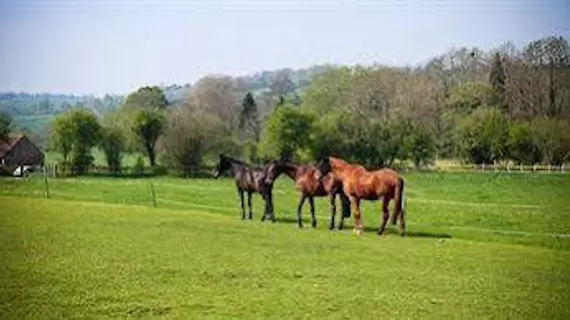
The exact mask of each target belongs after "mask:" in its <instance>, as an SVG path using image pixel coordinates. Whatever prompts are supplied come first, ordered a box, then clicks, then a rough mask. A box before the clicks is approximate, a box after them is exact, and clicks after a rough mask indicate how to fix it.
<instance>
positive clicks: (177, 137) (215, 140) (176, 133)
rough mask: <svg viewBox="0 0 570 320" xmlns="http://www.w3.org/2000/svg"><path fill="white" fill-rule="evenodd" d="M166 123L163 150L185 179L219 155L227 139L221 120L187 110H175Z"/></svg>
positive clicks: (194, 110) (191, 109)
mask: <svg viewBox="0 0 570 320" xmlns="http://www.w3.org/2000/svg"><path fill="white" fill-rule="evenodd" d="M167 123H168V125H167V129H166V131H165V134H164V138H163V139H162V141H161V142H162V143H161V145H162V148H161V149H162V150H163V151H164V153H165V154H166V158H167V161H169V162H170V163H172V164H173V165H175V166H177V167H179V168H180V169H181V171H182V173H183V174H184V175H185V176H191V175H193V173H194V172H195V169H196V168H197V166H199V165H200V164H202V160H203V158H204V157H205V156H207V155H208V154H218V151H220V149H221V148H223V143H222V142H223V141H224V139H227V137H224V126H223V124H222V122H221V121H220V119H219V118H217V117H216V116H214V115H212V114H208V113H206V112H203V111H200V110H196V109H193V108H191V107H188V106H186V107H183V108H181V109H178V110H174V111H173V112H172V113H171V114H170V115H169V116H168V121H167Z"/></svg>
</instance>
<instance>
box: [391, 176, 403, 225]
mask: <svg viewBox="0 0 570 320" xmlns="http://www.w3.org/2000/svg"><path fill="white" fill-rule="evenodd" d="M404 198H405V194H404V179H402V178H401V177H398V183H396V188H395V190H394V202H395V203H394V214H393V215H392V224H393V225H395V224H396V222H398V217H399V216H400V214H404V212H403V211H404V210H405V199H404Z"/></svg>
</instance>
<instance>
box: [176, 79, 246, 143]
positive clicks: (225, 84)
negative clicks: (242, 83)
mask: <svg viewBox="0 0 570 320" xmlns="http://www.w3.org/2000/svg"><path fill="white" fill-rule="evenodd" d="M186 104H188V105H191V106H193V107H194V108H196V109H199V110H201V111H203V112H206V113H210V114H213V115H215V116H217V117H218V118H219V119H220V120H221V121H222V123H223V124H224V127H225V128H226V131H227V134H228V135H231V134H235V133H236V129H238V128H239V122H240V117H241V112H240V109H239V108H238V107H237V106H239V104H240V98H239V96H238V95H237V93H236V90H235V85H234V81H233V80H232V78H231V77H227V76H206V77H203V78H201V79H200V80H198V82H197V83H196V85H195V86H194V90H193V91H192V93H191V94H190V95H189V96H188V98H187V100H186Z"/></svg>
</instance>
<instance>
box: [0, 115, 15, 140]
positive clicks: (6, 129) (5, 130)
mask: <svg viewBox="0 0 570 320" xmlns="http://www.w3.org/2000/svg"><path fill="white" fill-rule="evenodd" d="M11 124H12V118H11V117H10V116H9V115H8V113H6V112H3V111H0V140H5V139H6V138H8V134H9V133H10V127H11Z"/></svg>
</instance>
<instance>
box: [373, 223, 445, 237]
mask: <svg viewBox="0 0 570 320" xmlns="http://www.w3.org/2000/svg"><path fill="white" fill-rule="evenodd" d="M378 229H379V228H378V227H364V231H366V232H374V233H377V232H378ZM384 234H393V235H398V236H399V235H400V229H399V227H397V228H389V227H388V225H386V229H384ZM406 237H411V238H434V239H451V235H450V234H448V233H439V232H426V231H414V230H408V228H406Z"/></svg>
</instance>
